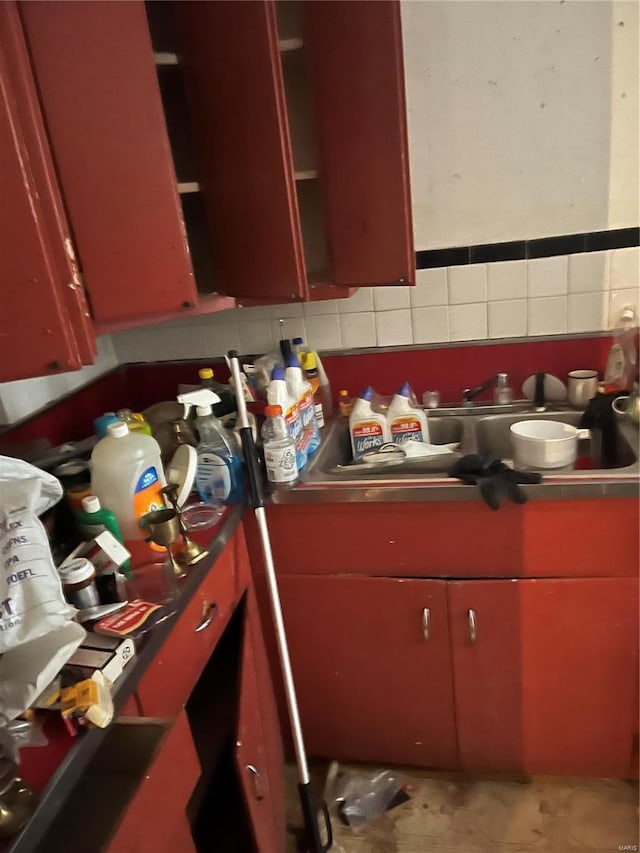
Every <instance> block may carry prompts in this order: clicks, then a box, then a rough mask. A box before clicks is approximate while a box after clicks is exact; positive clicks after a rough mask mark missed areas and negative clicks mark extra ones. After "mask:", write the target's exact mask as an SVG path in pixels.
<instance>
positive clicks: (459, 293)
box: [448, 264, 487, 305]
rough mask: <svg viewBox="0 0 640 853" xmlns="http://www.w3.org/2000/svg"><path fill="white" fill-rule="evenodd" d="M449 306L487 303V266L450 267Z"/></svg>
mask: <svg viewBox="0 0 640 853" xmlns="http://www.w3.org/2000/svg"><path fill="white" fill-rule="evenodd" d="M448 279H449V304H450V305H463V304H467V303H473V302H486V301H487V265H486V264H470V265H469V266H460V267H450V268H449V273H448Z"/></svg>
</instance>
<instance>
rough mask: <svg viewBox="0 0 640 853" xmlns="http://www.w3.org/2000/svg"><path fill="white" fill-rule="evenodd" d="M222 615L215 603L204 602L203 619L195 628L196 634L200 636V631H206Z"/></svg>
mask: <svg viewBox="0 0 640 853" xmlns="http://www.w3.org/2000/svg"><path fill="white" fill-rule="evenodd" d="M219 615H220V611H219V610H218V605H217V604H216V603H215V601H212V602H211V603H209V602H208V601H203V602H202V618H201V619H200V621H199V622H198V624H197V625H196V627H195V632H196V634H199V633H200V631H205V630H206V629H207V628H208V627H209V625H211V623H212V622H213V621H214V619H217V618H218V616H219Z"/></svg>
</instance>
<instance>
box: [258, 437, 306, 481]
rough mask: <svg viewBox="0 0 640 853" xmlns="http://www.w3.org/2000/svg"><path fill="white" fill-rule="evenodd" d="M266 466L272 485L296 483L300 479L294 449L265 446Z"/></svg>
mask: <svg viewBox="0 0 640 853" xmlns="http://www.w3.org/2000/svg"><path fill="white" fill-rule="evenodd" d="M264 464H265V466H266V469H267V478H268V480H269V482H270V483H294V482H295V481H296V479H297V478H298V467H297V465H296V455H295V453H294V451H293V448H292V447H269V445H268V444H267V445H265V448H264Z"/></svg>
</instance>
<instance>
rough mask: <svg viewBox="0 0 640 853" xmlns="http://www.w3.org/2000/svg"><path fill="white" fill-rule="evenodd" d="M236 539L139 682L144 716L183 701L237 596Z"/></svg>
mask: <svg viewBox="0 0 640 853" xmlns="http://www.w3.org/2000/svg"><path fill="white" fill-rule="evenodd" d="M233 554H234V548H233V542H230V543H229V545H227V547H226V548H225V550H224V551H223V553H222V554H221V555H220V557H218V559H217V560H216V562H215V564H214V566H213V567H212V569H211V570H210V572H209V574H208V575H207V576H206V578H205V579H204V580H203V582H202V583H201V585H200V587H199V589H198V591H197V592H196V594H195V595H194V597H193V598H192V600H191V601H190V602H189V604H188V605H187V608H186V610H185V611H184V613H183V614H182V616H181V617H180V619H179V620H178V621H177V623H176V625H175V626H174V628H173V629H172V631H171V633H170V634H169V637H168V638H167V640H166V642H165V643H164V645H163V646H162V648H161V649H160V651H159V652H158V654H157V656H156V658H155V660H154V661H153V663H152V664H151V667H150V668H149V671H148V672H147V673H146V675H145V677H144V678H143V680H142V682H141V683H140V685H139V687H138V697H139V700H140V705H141V712H142V713H143V714H144V715H145V716H153V717H174V716H175V715H176V714H177V713H178V711H179V710H180V708H182V706H183V705H184V703H185V702H186V700H187V697H188V696H189V693H190V692H191V690H192V689H193V686H194V684H195V683H196V681H197V680H198V678H199V676H200V673H201V672H202V670H203V668H204V665H205V663H206V662H207V660H208V659H209V657H210V655H211V652H212V651H213V649H214V648H215V645H216V643H217V642H218V639H219V638H220V635H221V634H222V631H223V629H224V627H225V625H226V623H227V621H228V620H229V616H230V615H231V612H232V610H233V607H234V604H235V601H236V577H235V563H234V556H233Z"/></svg>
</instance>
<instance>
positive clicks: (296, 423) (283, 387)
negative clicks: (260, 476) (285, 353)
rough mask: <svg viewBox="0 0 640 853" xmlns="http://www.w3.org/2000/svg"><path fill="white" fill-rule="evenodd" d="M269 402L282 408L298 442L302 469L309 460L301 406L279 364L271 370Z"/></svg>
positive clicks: (300, 468)
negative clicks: (304, 439)
mask: <svg viewBox="0 0 640 853" xmlns="http://www.w3.org/2000/svg"><path fill="white" fill-rule="evenodd" d="M267 403H268V404H269V405H270V406H280V408H281V409H282V414H283V415H284V422H285V423H286V425H287V431H288V433H289V435H290V436H291V438H292V439H293V440H294V441H295V444H296V466H297V468H298V471H302V469H303V468H304V466H305V464H306V462H307V451H306V449H305V447H304V442H303V440H302V439H303V434H302V420H301V419H300V407H299V405H298V400H297V399H296V398H295V397H293V395H292V394H290V393H289V389H288V387H287V383H286V380H285V376H284V370H283V369H282V368H281V367H280V365H278V364H277V365H276V366H275V367H274V368H273V370H272V371H271V381H270V382H269V385H268V386H267Z"/></svg>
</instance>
